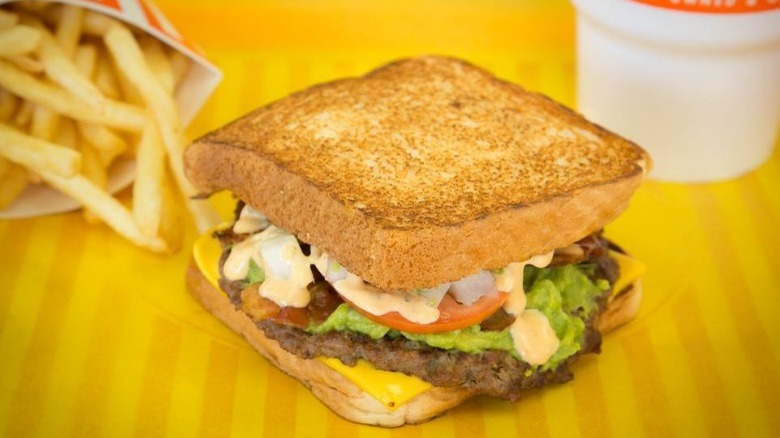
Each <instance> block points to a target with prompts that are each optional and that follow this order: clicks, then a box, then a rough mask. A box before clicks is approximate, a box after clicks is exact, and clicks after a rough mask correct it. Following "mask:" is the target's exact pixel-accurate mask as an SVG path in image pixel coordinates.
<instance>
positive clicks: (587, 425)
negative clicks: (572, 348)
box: [571, 356, 610, 437]
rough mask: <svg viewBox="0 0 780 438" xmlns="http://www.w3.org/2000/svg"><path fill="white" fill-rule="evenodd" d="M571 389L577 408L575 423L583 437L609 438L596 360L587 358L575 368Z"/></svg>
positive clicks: (607, 418)
mask: <svg viewBox="0 0 780 438" xmlns="http://www.w3.org/2000/svg"><path fill="white" fill-rule="evenodd" d="M575 373H576V374H575V379H574V382H573V383H572V385H571V387H572V390H573V391H574V401H575V403H576V408H577V423H578V424H579V425H580V432H582V434H583V435H585V436H598V437H608V436H610V428H609V416H608V414H607V401H606V398H605V397H604V387H603V382H602V379H601V373H600V371H599V367H598V358H594V357H591V356H589V357H587V358H583V359H581V362H580V363H579V364H578V365H577V366H575Z"/></svg>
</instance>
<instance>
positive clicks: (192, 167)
mask: <svg viewBox="0 0 780 438" xmlns="http://www.w3.org/2000/svg"><path fill="white" fill-rule="evenodd" d="M648 165H649V157H648V156H647V154H646V153H645V152H644V151H643V150H642V149H641V148H639V147H638V146H636V145H635V144H633V143H631V142H629V141H627V140H625V139H622V138H621V137H619V136H617V135H615V134H613V133H611V132H609V131H607V130H605V129H603V128H601V127H599V126H597V125H594V124H591V123H590V122H588V121H587V120H585V119H584V118H583V117H581V116H580V115H578V114H576V113H575V112H573V111H571V110H569V109H568V108H566V107H564V106H562V105H560V104H557V103H555V102H553V101H552V100H550V99H549V98H547V97H545V96H542V95H540V94H536V93H532V92H528V91H526V90H524V89H523V88H522V87H520V86H518V85H514V84H511V83H508V82H505V81H502V80H499V79H497V78H495V77H494V76H492V75H491V74H490V73H488V72H486V71H484V70H482V69H479V68H477V67H475V66H473V65H471V64H468V63H466V62H464V61H460V60H456V59H452V58H444V57H433V56H429V57H419V58H412V59H406V60H401V61H397V62H394V63H392V64H389V65H386V66H384V67H381V68H379V69H377V70H374V71H372V72H370V73H368V74H367V75H365V76H363V77H360V78H352V79H344V80H339V81H335V82H331V83H327V84H323V85H318V86H315V87H312V88H309V89H307V90H304V91H302V92H299V93H297V94H293V95H291V96H289V97H287V98H285V99H282V100H279V101H276V102H274V103H272V104H270V105H268V106H265V107H262V108H259V109H257V110H255V111H253V112H251V113H249V114H248V115H246V116H244V117H242V118H240V119H238V120H237V121H235V122H233V123H231V124H229V125H227V126H225V127H223V128H221V129H219V130H217V131H214V132H211V133H209V134H207V135H206V136H204V137H203V138H201V139H199V140H197V141H196V142H195V143H194V144H192V145H190V146H189V147H188V149H187V151H186V152H185V166H186V169H187V175H188V176H189V178H190V179H191V180H192V181H193V183H194V184H195V185H196V186H198V187H200V188H201V189H202V190H204V191H205V192H209V193H210V192H213V191H217V190H222V189H230V190H232V191H233V192H234V193H235V194H236V195H237V196H238V197H240V198H241V199H243V200H245V201H247V202H248V203H249V204H251V205H252V206H254V207H255V208H257V209H259V210H260V211H262V212H264V213H265V214H266V215H267V216H268V217H269V219H270V220H271V221H272V222H273V223H275V224H277V225H278V226H280V227H282V228H285V229H287V230H289V231H290V232H293V233H294V234H296V235H297V236H298V237H299V238H300V239H301V240H303V241H306V242H309V243H312V244H314V245H317V246H319V247H320V248H321V249H323V250H324V251H326V252H329V253H331V254H332V255H333V256H334V257H335V258H336V259H337V260H339V261H340V263H342V264H343V265H344V266H346V267H347V269H348V270H350V271H351V272H353V273H355V274H357V275H360V276H362V277H363V278H364V279H365V280H366V281H368V282H371V283H373V284H375V285H377V286H379V287H384V288H388V289H409V288H416V287H428V286H433V285H435V284H438V283H442V282H445V281H452V280H455V279H458V278H461V277H464V276H466V275H469V274H471V273H474V272H476V271H478V270H480V269H492V268H498V267H501V266H504V265H506V264H508V263H509V262H512V261H521V260H524V259H526V258H528V257H530V256H532V255H535V254H540V253H544V252H547V251H549V250H552V249H554V248H556V247H560V246H564V245H566V244H568V243H571V242H573V241H575V240H577V239H579V238H581V237H583V236H585V235H587V234H588V233H590V232H593V231H595V230H598V229H600V228H602V227H603V226H604V225H605V224H606V223H608V222H609V221H611V220H612V219H613V218H614V217H615V216H616V215H617V214H619V213H620V212H621V211H622V210H623V209H624V208H625V207H626V206H627V203H628V200H629V198H630V197H631V195H632V193H633V192H634V190H635V189H636V188H637V187H638V185H639V183H640V182H641V180H642V178H643V176H644V173H645V168H646V167H647V166H648Z"/></svg>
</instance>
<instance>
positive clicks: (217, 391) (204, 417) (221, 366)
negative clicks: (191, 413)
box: [198, 341, 278, 437]
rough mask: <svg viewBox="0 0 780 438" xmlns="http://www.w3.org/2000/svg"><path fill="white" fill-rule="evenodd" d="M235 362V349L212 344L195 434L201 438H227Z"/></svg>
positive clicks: (230, 421)
mask: <svg viewBox="0 0 780 438" xmlns="http://www.w3.org/2000/svg"><path fill="white" fill-rule="evenodd" d="M238 359H239V351H238V350H236V349H235V348H233V347H229V346H227V345H224V344H222V343H220V342H218V341H211V345H210V347H209V363H208V367H207V369H206V383H205V388H204V390H203V407H202V411H201V414H200V421H201V423H200V431H199V433H198V434H199V435H200V436H202V437H213V436H230V432H231V428H232V425H233V403H234V401H235V394H236V381H237V379H238ZM276 418H278V417H266V421H267V422H269V421H270V422H273V421H275V420H276Z"/></svg>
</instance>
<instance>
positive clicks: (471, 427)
mask: <svg viewBox="0 0 780 438" xmlns="http://www.w3.org/2000/svg"><path fill="white" fill-rule="evenodd" d="M483 412H484V409H483V408H482V404H481V403H480V402H479V398H472V399H470V400H468V401H466V402H465V403H464V404H462V405H460V406H458V407H457V408H456V409H454V410H453V411H452V417H451V419H452V422H453V424H454V426H455V436H456V437H463V438H474V437H481V436H485V423H484V421H485V420H484V417H483Z"/></svg>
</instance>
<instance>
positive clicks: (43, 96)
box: [0, 60, 146, 131]
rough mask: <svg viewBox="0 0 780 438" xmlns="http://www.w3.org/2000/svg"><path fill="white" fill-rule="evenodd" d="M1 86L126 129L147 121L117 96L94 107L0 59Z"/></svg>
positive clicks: (60, 110) (84, 117)
mask: <svg viewBox="0 0 780 438" xmlns="http://www.w3.org/2000/svg"><path fill="white" fill-rule="evenodd" d="M0 86H3V87H5V88H6V89H7V90H8V91H10V92H11V93H13V94H15V95H17V96H19V97H21V98H23V99H26V100H27V101H32V102H33V103H36V104H38V105H43V106H46V107H48V108H50V109H52V110H53V111H55V112H58V113H61V114H63V115H66V116H68V117H71V118H74V119H77V120H83V121H86V122H93V123H99V124H103V125H106V126H110V127H113V128H117V129H121V130H125V131H140V130H141V129H142V128H143V125H144V122H145V121H146V117H145V115H144V111H143V110H141V109H140V108H138V107H136V106H133V105H129V104H126V103H124V102H119V101H116V100H111V99H106V102H105V106H104V108H103V111H96V110H94V109H92V108H90V107H88V106H87V105H85V104H83V103H82V102H80V101H79V100H78V99H76V98H74V97H73V96H71V95H70V94H69V93H68V92H66V91H65V90H62V89H60V88H57V87H54V86H52V85H49V84H47V83H45V82H43V81H40V80H38V79H36V78H35V77H34V76H32V75H30V74H29V73H27V72H24V71H22V70H20V69H18V68H17V67H15V66H14V65H13V64H11V63H8V62H6V61H3V60H0Z"/></svg>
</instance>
